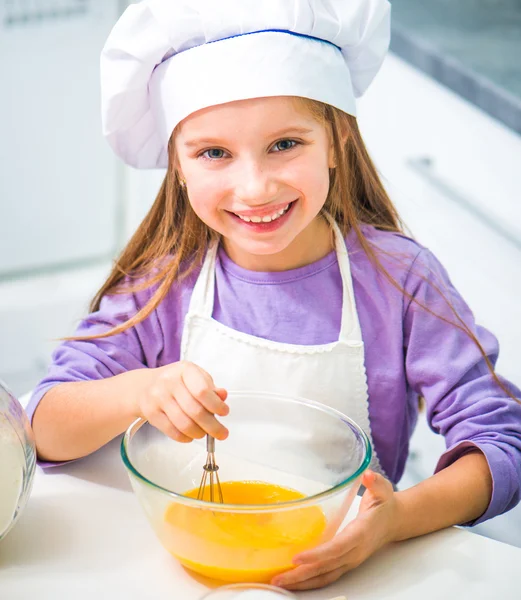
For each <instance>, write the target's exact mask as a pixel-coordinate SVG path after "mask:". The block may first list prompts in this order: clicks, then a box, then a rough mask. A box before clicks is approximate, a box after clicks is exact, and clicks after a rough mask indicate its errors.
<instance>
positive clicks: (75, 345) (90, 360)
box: [26, 292, 163, 466]
mask: <svg viewBox="0 0 521 600" xmlns="http://www.w3.org/2000/svg"><path fill="white" fill-rule="evenodd" d="M146 295H147V294H146V293H145V292H140V293H138V294H131V293H126V294H115V295H112V296H105V297H103V299H102V301H101V305H100V308H99V310H98V311H96V312H94V313H92V314H90V315H88V316H87V317H86V318H85V319H84V320H83V321H82V322H81V323H80V325H79V327H78V328H77V330H76V332H75V335H78V336H81V335H93V334H97V333H102V332H105V331H108V330H109V329H111V328H113V327H116V326H117V325H120V324H121V323H124V322H125V321H126V320H127V319H129V318H130V317H131V316H133V315H135V314H136V312H137V311H138V310H139V309H140V308H141V307H142V306H143V304H144V303H146V301H147V299H148V298H147V297H146ZM162 343H163V335H162V332H161V328H160V326H159V323H158V321H157V316H156V313H155V311H153V312H152V313H151V315H150V316H149V317H147V319H145V320H144V321H142V322H141V323H139V324H138V325H136V326H135V327H131V328H129V329H127V330H126V331H124V332H123V333H119V334H117V335H114V336H110V337H108V338H104V339H94V340H89V341H66V342H63V343H62V344H60V345H59V346H58V347H57V348H56V349H55V351H54V352H53V355H52V361H51V364H50V366H49V369H48V372H47V375H46V376H45V378H44V379H42V380H41V381H40V382H39V383H38V385H37V386H36V388H35V389H34V390H33V393H32V395H31V399H30V401H29V404H28V405H27V409H26V412H27V415H28V417H29V419H30V420H31V421H32V419H33V416H34V412H35V410H36V408H37V406H38V403H39V402H40V400H41V399H42V397H43V396H44V395H45V394H46V393H47V392H48V391H49V390H50V389H51V388H52V387H54V386H55V385H58V384H60V383H65V382H74V381H89V380H95V379H104V378H106V377H111V376H113V375H118V374H120V373H123V372H125V371H130V370H132V369H139V368H143V367H155V366H156V363H157V357H158V355H159V353H160V352H161V349H162ZM39 464H40V465H41V466H50V465H52V464H54V463H39Z"/></svg>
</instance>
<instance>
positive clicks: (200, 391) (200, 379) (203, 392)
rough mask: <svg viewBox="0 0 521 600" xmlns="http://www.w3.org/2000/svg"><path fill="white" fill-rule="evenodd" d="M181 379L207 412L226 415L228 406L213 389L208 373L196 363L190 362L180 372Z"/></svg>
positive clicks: (228, 410) (228, 409)
mask: <svg viewBox="0 0 521 600" xmlns="http://www.w3.org/2000/svg"><path fill="white" fill-rule="evenodd" d="M181 380H182V381H183V383H184V385H185V386H186V388H187V389H188V391H189V392H190V393H191V394H192V396H193V397H194V398H195V399H196V400H198V401H199V402H200V403H201V404H202V405H203V406H204V407H205V408H206V410H207V411H208V412H210V413H212V414H215V415H219V416H221V417H224V416H226V415H227V414H228V413H229V412H230V408H229V406H228V405H227V404H226V403H225V402H223V401H222V399H221V398H220V397H219V396H218V395H217V393H216V391H215V385H214V383H213V379H212V378H211V377H210V375H209V374H208V373H207V372H206V371H204V370H203V369H200V368H199V367H198V366H197V365H194V364H192V363H190V364H189V365H188V366H187V367H186V368H185V369H183V371H182V372H181Z"/></svg>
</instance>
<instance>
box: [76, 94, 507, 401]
mask: <svg viewBox="0 0 521 600" xmlns="http://www.w3.org/2000/svg"><path fill="white" fill-rule="evenodd" d="M295 100H296V101H297V102H298V103H300V104H301V105H303V106H304V108H305V109H307V110H308V111H310V113H311V114H312V116H313V117H314V118H315V119H317V121H319V122H320V123H322V124H323V125H324V126H325V127H326V128H327V130H328V132H329V135H330V139H331V141H332V144H333V149H334V154H335V158H336V167H335V168H334V169H331V170H330V187H329V193H328V196H327V199H326V202H325V204H324V207H323V211H325V212H328V213H329V214H330V215H331V216H332V217H333V219H334V220H335V221H336V222H337V223H338V225H339V227H340V230H341V231H342V233H343V234H344V236H345V235H347V233H348V232H349V231H350V230H353V231H354V233H355V235H356V237H357V239H358V242H359V243H360V246H361V247H362V249H363V250H364V252H365V253H366V254H367V256H368V258H369V259H370V260H371V262H373V264H375V266H376V267H377V269H378V270H379V271H380V272H381V273H382V274H383V275H384V276H385V277H386V278H387V280H388V281H389V282H390V283H391V284H392V285H393V286H394V287H396V288H397V289H398V290H400V292H401V293H403V294H404V295H405V296H406V297H408V298H409V299H410V300H411V301H413V302H416V303H417V304H418V305H419V306H421V307H422V308H423V309H424V310H426V311H427V312H429V313H430V314H432V315H434V316H435V317H437V318H439V319H441V320H442V321H444V322H446V323H449V324H451V325H453V326H455V327H457V328H458V329H460V330H462V331H463V332H465V333H466V334H467V335H468V336H469V337H470V338H471V339H472V340H473V342H474V343H475V344H476V346H477V348H478V349H479V351H480V353H481V354H482V356H483V358H484V359H485V361H486V364H487V365H488V368H489V370H490V372H491V373H492V375H493V377H494V379H495V381H496V383H497V385H498V386H499V387H500V388H501V389H502V390H503V391H504V392H505V393H506V394H508V396H510V397H511V398H513V399H514V400H517V398H515V396H513V394H512V393H511V392H510V390H509V389H508V388H507V387H506V386H505V385H504V384H503V382H502V381H501V380H500V379H499V377H498V376H497V374H496V373H495V371H494V367H493V365H492V363H491V361H490V359H489V358H488V356H487V354H486V352H485V350H484V348H483V346H482V345H481V343H480V342H479V340H478V338H477V337H476V335H475V334H474V332H473V331H472V330H471V329H470V327H469V326H468V325H467V324H466V323H465V322H464V320H463V319H462V318H461V317H460V316H459V315H458V313H457V311H456V309H455V308H454V307H453V306H452V304H451V303H450V302H449V301H448V300H447V298H446V296H445V295H444V293H443V291H442V290H441V288H440V287H438V286H436V284H434V283H433V282H432V281H429V284H430V285H432V286H433V287H434V289H435V290H436V291H437V293H439V294H440V296H441V297H442V298H444V299H445V301H446V303H447V306H448V307H449V308H450V310H451V312H452V314H453V316H454V321H451V320H449V319H447V318H445V317H444V316H442V315H439V314H436V313H434V312H433V311H432V310H431V309H430V308H429V307H428V306H425V305H423V304H422V303H421V302H419V301H418V300H417V299H416V298H414V297H413V296H411V295H410V294H409V293H408V292H407V291H406V290H404V289H403V288H402V287H401V286H400V285H399V284H398V283H397V281H396V280H395V279H394V278H393V277H392V276H391V275H390V273H389V272H388V271H387V269H386V268H385V267H384V266H383V264H382V262H381V260H380V258H379V256H378V255H382V251H381V250H379V249H377V248H375V247H374V246H373V245H372V244H371V243H370V241H368V240H367V238H366V237H365V236H364V234H363V231H362V225H365V224H368V225H372V226H374V227H376V228H377V229H380V230H384V231H390V232H397V233H403V232H404V227H403V224H402V222H401V220H400V217H399V215H398V212H397V210H396V208H395V206H394V205H393V203H392V201H391V199H390V198H389V196H388V194H387V192H386V190H385V188H384V186H383V184H382V182H381V179H380V177H379V175H378V172H377V170H376V168H375V166H374V164H373V162H372V160H371V158H370V156H369V154H368V152H367V149H366V147H365V144H364V142H363V139H362V136H361V134H360V130H359V128H358V123H357V121H356V119H355V118H354V117H353V116H351V115H348V114H346V113H344V112H343V111H341V110H339V109H337V108H334V107H332V106H330V105H328V104H324V103H322V102H318V101H315V100H309V99H306V98H295ZM175 134H176V132H175V130H174V132H173V134H172V136H171V139H170V143H169V147H168V151H169V152H168V153H169V164H168V168H167V172H166V176H165V178H164V181H163V183H162V185H161V188H160V190H159V193H158V195H157V198H156V200H155V202H154V204H153V206H152V208H151V209H150V211H149V212H148V214H147V216H146V217H145V219H144V220H143V222H142V223H141V225H140V226H139V227H138V229H137V231H136V232H135V234H134V235H133V236H132V238H131V239H130V241H129V242H128V244H127V246H126V247H125V248H124V250H123V252H122V253H121V255H120V256H119V257H118V259H117V260H116V261H115V263H114V267H113V269H112V271H111V273H110V275H109V276H108V278H107V280H106V281H105V283H104V284H103V285H102V287H101V289H100V290H99V291H98V293H97V294H96V296H95V297H94V299H93V301H92V303H91V306H90V309H91V311H92V312H94V311H96V310H98V308H99V306H100V302H101V299H102V298H103V296H105V295H108V294H118V293H126V292H130V291H140V290H143V289H147V288H149V287H152V286H156V285H157V287H156V289H155V290H154V292H153V294H152V296H151V298H150V300H149V301H148V303H147V304H145V306H143V307H142V308H141V309H140V310H139V311H138V312H137V313H136V314H135V315H133V316H132V317H131V318H130V319H128V320H127V321H125V322H124V323H122V324H121V325H118V326H117V327H114V328H113V329H110V330H109V331H106V332H105V333H102V334H96V335H93V336H82V337H72V338H69V339H96V338H105V337H109V336H112V335H115V334H118V333H121V332H123V331H125V330H127V329H128V328H130V327H133V326H135V325H136V324H137V323H140V322H141V321H143V320H144V319H146V318H147V317H148V316H149V315H150V313H151V312H152V311H154V310H155V308H156V307H157V306H158V305H159V304H160V303H161V301H162V300H163V299H164V298H165V296H166V294H167V293H168V291H169V290H170V288H171V286H172V285H173V284H174V283H175V282H179V281H181V280H182V279H183V278H185V277H186V276H187V275H188V274H189V273H190V272H191V271H192V270H193V269H195V268H196V267H197V266H198V265H200V264H201V262H202V260H203V258H204V256H205V253H206V250H207V248H208V245H209V243H210V242H211V241H212V240H214V239H217V238H218V234H217V233H216V232H214V231H213V230H211V229H210V228H209V227H208V226H207V225H206V224H205V223H203V222H202V221H201V220H200V219H199V218H198V217H197V215H196V214H195V213H194V211H193V210H192V208H191V205H190V203H189V201H188V197H187V194H186V190H185V188H183V186H182V185H181V183H180V180H179V177H178V174H177V169H176V164H177V160H176V152H175V146H174V140H175ZM383 254H386V253H385V252H383ZM387 256H389V255H387ZM420 277H423V278H424V279H425V280H426V278H425V277H424V276H422V275H420Z"/></svg>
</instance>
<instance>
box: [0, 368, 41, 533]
mask: <svg viewBox="0 0 521 600" xmlns="http://www.w3.org/2000/svg"><path fill="white" fill-rule="evenodd" d="M35 467H36V446H35V443H34V436H33V432H32V430H31V426H30V424H29V419H28V418H27V415H26V414H25V411H24V409H23V408H22V406H21V404H20V403H19V402H18V400H17V399H16V398H15V397H14V395H13V394H12V393H11V392H10V390H9V389H8V388H7V386H6V385H5V384H4V383H3V382H2V381H1V380H0V540H1V539H2V538H3V537H5V536H6V535H7V533H8V532H9V531H10V530H11V528H12V527H13V525H14V524H15V523H16V521H17V520H18V518H19V516H20V514H21V513H22V511H23V509H24V507H25V505H26V503H27V499H28V498H29V495H30V493H31V489H32V485H33V479H34V471H35Z"/></svg>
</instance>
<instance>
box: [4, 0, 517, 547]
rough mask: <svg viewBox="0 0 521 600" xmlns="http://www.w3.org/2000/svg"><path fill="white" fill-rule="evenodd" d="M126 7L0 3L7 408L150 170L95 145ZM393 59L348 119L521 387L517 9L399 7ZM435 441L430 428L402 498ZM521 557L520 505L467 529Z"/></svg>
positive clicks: (121, 236) (75, 312)
mask: <svg viewBox="0 0 521 600" xmlns="http://www.w3.org/2000/svg"><path fill="white" fill-rule="evenodd" d="M126 4H127V2H125V1H124V0H0V378H1V379H3V380H4V381H5V382H7V384H8V385H9V386H10V387H11V388H12V389H13V391H14V392H15V393H16V394H17V395H18V396H20V395H22V394H25V393H27V392H28V391H29V390H31V388H32V387H33V386H34V384H35V383H36V382H37V381H38V379H39V378H41V377H42V376H43V375H44V373H45V370H46V365H47V364H48V361H49V357H50V353H51V351H52V348H53V347H54V346H55V345H56V343H57V342H56V338H58V337H60V336H64V335H67V334H70V333H72V331H73V330H74V327H75V324H76V323H77V322H78V320H79V318H80V317H81V316H82V315H83V314H85V312H86V311H87V305H88V302H89V300H90V299H91V297H92V296H93V294H94V293H95V292H96V290H97V288H98V287H99V285H100V284H101V282H102V281H103V279H104V277H105V275H106V274H107V273H108V270H109V268H110V266H111V261H112V260H113V258H114V257H115V256H116V254H117V253H118V251H119V250H120V249H121V248H122V246H123V244H124V243H125V241H126V240H127V239H128V237H129V235H130V233H131V232H132V231H133V230H134V229H135V227H136V225H137V224H138V223H139V221H140V219H141V218H142V217H143V216H144V214H145V212H146V211H147V209H148V207H149V206H150V205H151V203H152V201H153V199H154V197H155V193H156V192H157V190H158V187H159V184H160V181H161V178H162V173H161V172H154V171H152V172H138V171H135V170H132V169H129V168H126V167H124V166H123V165H121V164H120V163H119V162H118V161H117V160H116V159H115V158H114V156H113V155H112V153H111V152H110V150H109V148H108V145H107V144H106V143H105V141H104V140H103V139H102V136H101V130H100V108H99V82H98V80H99V74H98V58H99V53H100V50H101V47H102V45H103V43H104V40H105V38H106V36H107V34H108V32H109V30H110V28H111V26H112V25H113V24H114V23H115V21H116V19H117V17H118V15H119V14H120V13H121V12H122V10H123V9H124V7H125V6H126ZM392 6H393V35H392V46H391V47H392V52H391V54H390V55H389V57H388V59H387V60H386V62H385V64H384V67H383V69H382V72H381V73H380V74H379V75H378V77H377V78H376V81H375V83H374V84H373V85H372V87H371V88H370V90H369V92H368V93H367V95H366V96H365V97H364V98H363V99H362V100H361V101H360V104H359V111H360V115H359V120H360V124H361V128H362V132H363V133H364V135H365V139H366V141H367V144H368V146H369V149H370V150H371V152H372V155H373V157H374V159H375V161H376V163H377V166H378V167H379V170H380V172H381V174H382V176H383V178H384V181H385V183H386V185H387V187H388V190H389V192H390V194H391V196H392V198H393V200H394V201H395V203H396V205H397V206H398V208H399V210H400V212H401V214H402V216H403V218H404V220H405V222H406V224H407V226H408V227H409V229H410V232H411V234H412V235H413V236H415V237H417V238H418V239H419V241H420V242H422V243H423V244H424V245H426V246H428V247H429V248H431V250H433V251H434V253H435V254H436V255H437V256H438V257H439V258H440V259H441V261H442V262H443V263H444V265H445V266H446V268H447V270H448V271H449V274H450V275H451V277H452V279H453V281H454V283H455V284H456V286H457V287H458V288H459V290H460V291H461V292H462V294H463V295H464V297H465V298H466V299H467V301H468V302H469V304H470V305H471V307H472V308H473V310H474V312H475V315H476V318H477V320H478V322H479V323H480V324H482V325H484V326H486V327H488V328H490V329H491V330H492V331H493V332H494V333H495V334H496V335H497V337H498V338H499V341H500V344H501V355H500V359H499V363H498V371H499V373H501V374H503V375H505V376H506V377H508V378H510V379H511V380H513V381H514V382H515V383H516V384H517V385H518V386H521V349H520V344H521V301H520V298H521V0H393V1H392ZM443 449H444V444H443V440H442V439H441V438H440V437H439V436H436V435H434V434H433V433H432V432H431V431H430V430H429V428H428V426H427V425H426V424H425V422H424V420H423V421H421V422H420V424H419V425H418V428H417V431H416V433H415V435H414V438H413V444H412V454H411V458H410V460H409V463H408V467H407V471H406V474H405V476H404V478H403V480H402V482H401V486H402V487H407V486H409V485H413V484H414V483H416V482H418V481H420V480H421V479H423V478H425V477H428V476H429V475H430V474H431V473H432V470H433V467H434V465H435V463H436V460H437V457H438V456H439V454H440V453H441V452H442V451H443ZM477 531H478V532H479V533H481V534H483V535H486V536H489V537H493V538H496V539H499V540H502V541H505V542H508V543H511V544H515V545H517V546H520V547H521V507H518V508H517V509H515V510H513V511H511V512H510V513H508V514H507V515H504V516H502V517H499V518H496V519H494V520H493V521H491V522H489V523H485V524H483V525H481V526H479V527H478V528H477Z"/></svg>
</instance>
